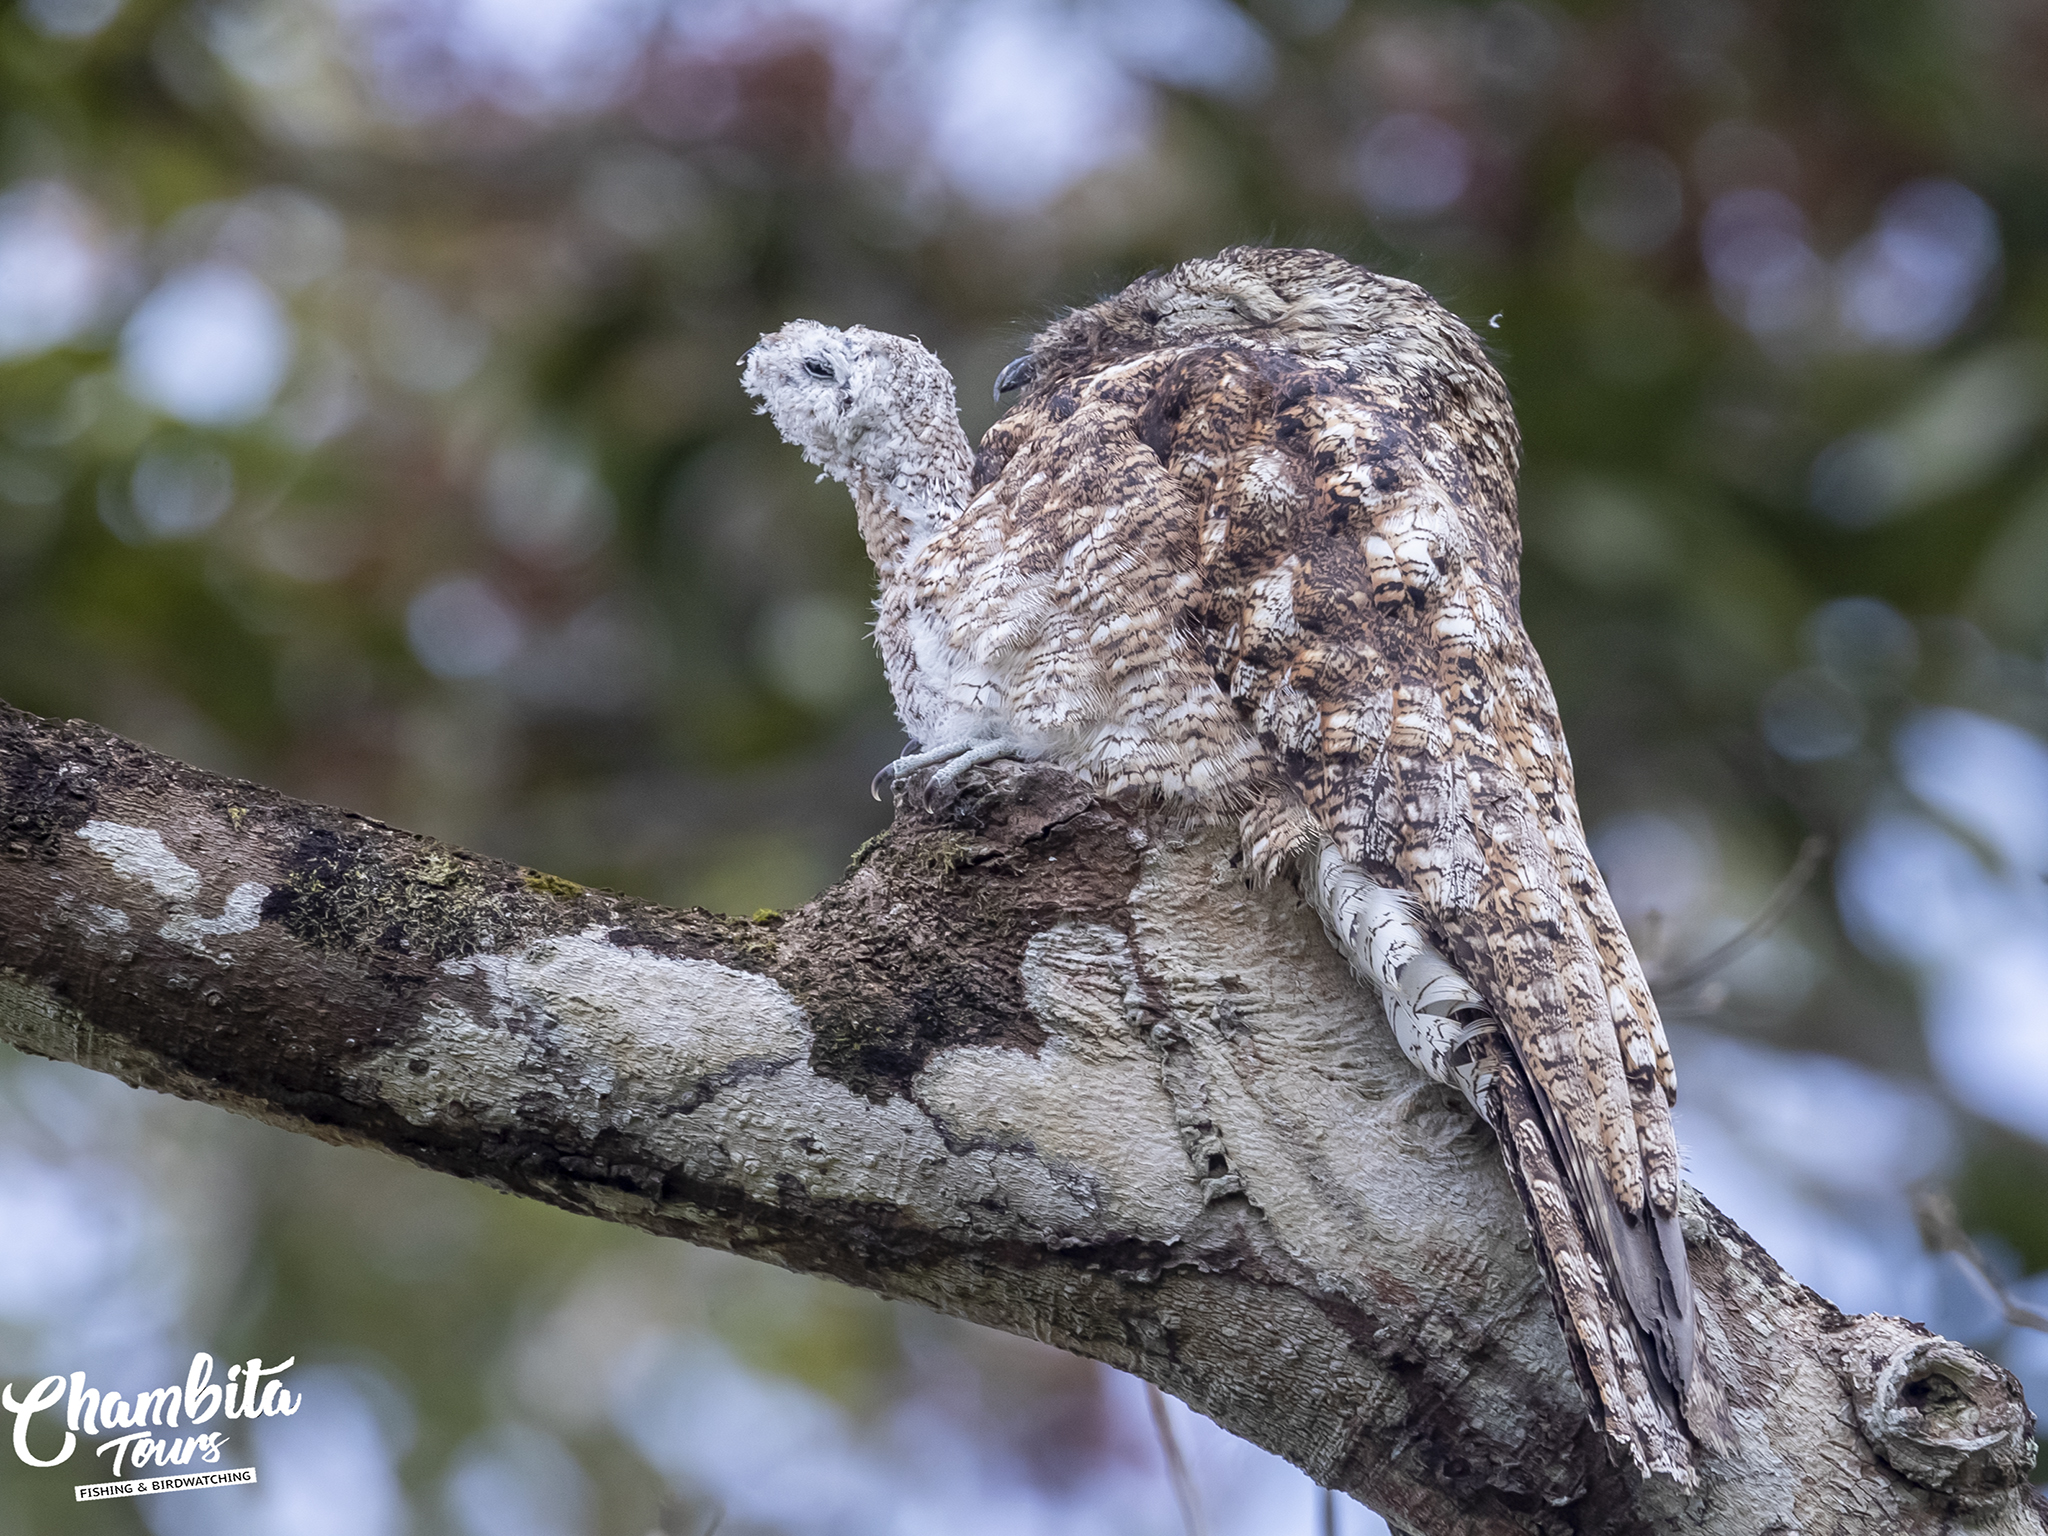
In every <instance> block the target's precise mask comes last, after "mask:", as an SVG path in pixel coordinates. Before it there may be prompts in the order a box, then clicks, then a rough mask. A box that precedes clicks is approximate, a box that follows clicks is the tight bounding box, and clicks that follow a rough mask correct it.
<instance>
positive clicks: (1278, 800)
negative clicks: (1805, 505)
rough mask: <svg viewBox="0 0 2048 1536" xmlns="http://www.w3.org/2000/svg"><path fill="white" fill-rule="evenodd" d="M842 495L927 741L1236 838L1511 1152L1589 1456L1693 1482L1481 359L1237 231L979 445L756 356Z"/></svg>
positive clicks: (1566, 761)
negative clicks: (1308, 913) (1618, 1458)
mask: <svg viewBox="0 0 2048 1536" xmlns="http://www.w3.org/2000/svg"><path fill="white" fill-rule="evenodd" d="M741 368H742V375H741V383H742V385H743V387H744V388H745V389H746V390H747V392H748V393H749V394H751V395H752V396H754V397H755V398H756V399H757V400H758V401H759V405H758V407H757V409H758V410H759V411H761V412H765V413H766V414H768V415H769V416H770V417H771V419H772V420H773V422H774V424H775V426H776V428H777V430H778V431H779V432H780V433H781V435H782V436H783V438H784V439H785V440H787V441H788V442H789V443H791V444H793V445H795V446H796V447H798V448H799V449H800V450H801V451H802V452H803V454H804V456H805V458H806V459H808V460H809V461H810V462H812V463H814V464H816V465H817V466H819V468H820V469H821V471H822V474H821V476H820V478H824V477H825V476H831V477H833V478H835V479H838V480H840V481H842V482H844V483H845V484H846V485H847V487H848V488H849V490H850V491H851V492H852V495H853V499H854V503H855V509H856V517H857V520H858V524H859V528H860V532H861V535H862V537H863V540H864V541H865V543H866V546H867V551H868V554H869V556H870V558H871V559H872V560H873V562H874V565H875V568H876V571H877V574H878V578H879V596H878V599H877V603H876V622H875V640H876V644H877V646H878V648H879V650H880V653H881V657H882V662H883V668H884V671H885V673H886V674H887V677H888V681H889V685H890V689H891V691H892V694H893V696H894V698H895V702H896V706H897V712H898V715H899V717H900V718H901V720H902V723H903V725H904V728H905V730H906V731H907V732H908V733H909V735H910V737H911V749H910V750H909V751H907V752H906V753H905V754H904V755H903V756H902V757H900V758H898V759H897V760H896V761H895V762H893V763H891V764H890V765H888V766H887V767H885V768H884V769H883V770H882V773H881V774H880V775H878V776H877V779H876V785H877V788H878V791H879V788H880V787H881V786H882V785H883V784H885V783H888V782H891V781H893V780H898V779H905V778H913V777H917V776H922V777H921V779H920V782H922V783H923V785H924V792H925V793H926V794H927V795H937V796H943V795H945V794H947V793H950V792H953V791H955V790H957V788H958V784H959V780H960V779H961V777H962V776H963V775H964V774H967V773H969V772H972V771H973V770H974V769H975V768H977V767H979V766H980V765H982V764H985V763H989V762H993V761H995V760H997V759H999V758H1004V757H1013V758H1022V759H1033V760H1042V761H1047V762H1050V763H1052V764H1055V765H1057V766H1059V767H1061V768H1064V769H1066V770H1067V771H1069V772H1072V773H1074V774H1077V775H1079V776H1080V777H1081V778H1083V779H1084V780H1086V781H1087V782H1088V783H1089V785H1090V786H1091V787H1092V788H1093V789H1094V790H1095V792H1097V793H1098V794H1100V795H1102V796H1104V797H1105V798H1109V799H1112V800H1119V801H1123V802H1127V803H1130V804H1132V805H1135V806H1140V807H1150V808H1158V809H1160V810H1163V811H1166V812H1170V813H1173V814H1175V815H1178V816H1181V817H1184V818H1195V819H1207V820H1210V821H1221V822H1234V823H1235V826H1236V829H1237V834H1238V837H1239V839H1240V842H1241V844H1242V851H1243V858H1244V861H1245V864H1246V866H1247V871H1248V874H1249V875H1250V876H1251V877H1252V878H1253V879H1255V880H1259V881H1272V880H1277V879H1292V880H1293V881H1294V882H1295V883H1296V885H1297V886H1298V888H1299V889H1300V891H1301V893H1302V895H1303V897H1304V899H1305V900H1306V901H1307V903H1308V904H1309V905H1310V906H1311V907H1313V908H1314V910H1315V911H1316V912H1317V914H1318V915H1319V917H1320V918H1321V920H1322V923H1323V926H1324V928H1325V930H1326V931H1327V933H1328V935H1329V937H1330V939H1331V941H1332V942H1333V943H1334V944H1335V945H1336V947H1337V948H1338V950H1339V951H1340V952H1341V953H1342V954H1343V955H1344V957H1345V959H1346V960H1347V962H1348V963H1349V964H1350V966H1351V968H1352V969H1353V970H1354V971H1355V972H1356V973H1357V974H1358V975H1359V977H1360V978H1361V979H1362V980H1364V981H1365V982H1366V983H1368V984H1369V985H1370V986H1372V987H1373V988H1375V989H1376V990H1377V991H1378V993H1379V995H1380V999H1381V1003H1382V1006H1383V1009H1384V1011H1385V1013H1386V1016H1387V1019H1388V1023H1389V1025H1390V1027H1391V1028H1392V1030H1393V1033H1394V1036H1395V1038H1396V1040H1397V1041H1398V1042H1399V1043H1400V1046H1401V1048H1402V1050H1403V1051H1404V1052H1405V1053H1406V1054H1407V1055H1408V1057H1409V1058H1410V1060H1412V1061H1413V1062H1414V1063H1415V1064H1416V1065H1417V1066H1418V1067H1419V1068H1421V1069H1422V1070H1423V1071H1424V1072H1425V1073H1427V1074H1428V1075H1430V1076H1431V1077H1433V1078H1435V1079H1437V1080H1438V1081H1440V1082H1443V1083H1445V1084H1447V1085H1449V1086H1451V1087H1453V1088H1455V1089H1457V1090H1458V1091H1459V1092H1460V1093H1461V1094H1462V1095H1463V1096H1464V1097H1465V1098H1466V1099H1467V1100H1468V1101H1469V1102H1470V1104H1471V1106H1472V1107H1473V1109H1474V1110H1475V1111H1476V1112H1477V1113H1478V1114H1480V1115H1481V1116H1483V1117H1484V1118H1485V1120H1486V1121H1487V1123H1488V1124H1489V1125H1490V1126H1491V1128H1492V1129H1493V1131H1494V1133H1495V1135H1496V1137H1497V1139H1498V1142H1499V1145H1500V1148H1501V1153H1502V1157H1503V1161H1504V1163H1505V1165H1506V1168H1507V1170H1508V1173H1509V1175H1510V1178H1511V1180H1512V1182H1513V1183H1514V1185H1515V1188H1516V1190H1517V1193H1518V1195H1519V1197H1520V1202H1521V1206H1522V1210H1523V1213H1524V1216H1525V1217H1526V1220H1527V1223H1528V1226H1529V1230H1530V1232H1531V1235H1532V1237H1533V1239H1534V1247H1535V1249H1536V1251H1537V1254H1538V1257H1539V1259H1540V1261H1541V1264H1542V1268H1543V1272H1544V1275H1545V1277H1546V1280H1547V1282H1548V1289H1549V1292H1550V1296H1551V1300H1552V1303H1553V1306H1554V1308H1555V1311H1556V1313H1557V1317H1558V1321H1559V1323H1560V1325H1561V1328H1562V1332H1563V1335H1564V1338H1565V1342H1566V1346H1567V1354H1568V1355H1569V1357H1570V1360H1571V1363H1572V1367H1573V1370H1574V1374H1575V1376H1576V1378H1577V1380H1578V1383H1579V1386H1580V1388H1581V1390H1582V1394H1583V1396H1584V1398H1585V1400H1586V1404H1587V1409H1588V1415H1589V1418H1590V1420H1591V1422H1592V1423H1593V1425H1594V1427H1595V1429H1596V1430H1598V1431H1600V1432H1601V1433H1602V1434H1604V1435H1605V1436H1606V1437H1607V1441H1608V1443H1609V1444H1610V1447H1611V1449H1612V1450H1613V1451H1614V1452H1615V1453H1617V1454H1621V1453H1625V1454H1626V1455H1627V1456H1628V1457H1630V1458H1631V1459H1632V1460H1633V1461H1634V1463H1635V1465H1636V1466H1637V1467H1638V1468H1640V1469H1641V1470H1642V1472H1643V1473H1644V1474H1646V1475H1649V1474H1661V1475H1663V1476H1665V1477H1669V1478H1671V1479H1672V1480H1674V1481H1676V1482H1678V1483H1680V1484H1681V1485H1684V1486H1688V1487H1691V1486H1696V1481H1697V1472H1696V1463H1697V1459H1698V1452H1699V1448H1701V1447H1705V1448H1706V1449H1707V1450H1709V1451H1713V1450H1717V1449H1723V1448H1725V1436H1726V1424H1727V1420H1726V1412H1725V1406H1724V1404H1723V1401H1722V1399H1721V1397H1720V1394H1719V1389H1718V1388H1717V1387H1716V1386H1715V1384H1714V1382H1713V1379H1712V1376H1711V1373H1710V1372H1709V1371H1707V1370H1706V1369H1704V1368H1703V1363H1702V1360H1701V1356H1700V1351H1699V1347H1698V1342H1697V1340H1698V1314H1697V1304H1696V1299H1695V1295H1694V1289H1693V1285H1692V1281H1691V1277H1690V1272H1689V1267H1688V1262H1687V1257H1686V1250H1685V1240H1684V1233H1683V1227H1682V1223H1681V1220H1680V1212H1679V1200H1680V1189H1681V1170H1680V1163H1679V1150H1678V1144H1677V1140H1676V1137H1675V1134H1674V1131H1673V1128H1672V1121H1671V1106H1672V1104H1673V1102H1674V1101H1675V1096H1676V1077H1675V1073H1674V1070H1673V1065H1672V1060H1671V1053H1670V1049H1669V1046H1668V1044H1667V1041H1666V1038H1665V1034H1664V1029H1663V1025H1662V1023H1661V1021H1660V1019H1659V1017H1658V1013H1657V1007H1656V1003H1655V1001H1654V999H1653V998H1652V996H1651V993H1650V988H1649V986H1648V984H1647V982H1646V980H1645V978H1644V974H1643V970H1642V967H1641V966H1640V964H1639V963H1638V961H1637V959H1636V956H1635V954H1634V952H1633V950H1632V948H1631V947H1630V943H1629V939H1628V935H1627V933H1626V931H1625V929H1624V928H1623V925H1622V923H1621V920H1620V918H1619V916H1618V915H1617V913H1616V910H1615V907H1614V903H1613V901H1612V899H1611V897H1610V896H1609V894H1608V891H1607V888H1606V885H1605V883H1604V881H1603V879H1602V877H1601V874H1600V872H1599V869H1598V867H1597V866H1596V865H1595V863H1594V861H1593V858H1592V855H1591V853H1590V851H1589V849H1588V845H1587V840H1586V834H1585V829H1584V826H1583V824H1582V822H1581V819H1580V814H1579V809H1578V804H1577V801H1576V798H1575V794H1574V789H1573V780H1572V765H1571V758H1570V754H1569V751H1568V749H1567V747H1566V743H1565V738H1564V732H1563V729H1562V727H1561V725H1560V722H1559V717H1558V709H1557V704H1556V700H1555V698H1554V696H1553V693H1552V690H1551V686H1550V683H1549V679H1548V677H1547V675H1546V673H1545V671H1544V668H1543V663H1542V661H1541V659H1540V658H1539V657H1538V655H1537V653H1536V649H1535V647H1534V645H1533V644H1532V643H1531V641H1530V639H1529V636H1528V633H1527V631H1526V630H1525V629H1524V627H1523V625H1522V621H1521V613H1520V580H1521V578H1520V556H1521V535H1520V527H1519V523H1518V520H1517V510H1516V481H1517V477H1518V474H1519V471H1520V460H1521V440H1520V434H1519V430H1518V427H1517V425H1516V421H1515V416H1514V411H1513V407H1512V403H1511V400H1510V397H1509V393H1508V390H1507V387H1506V385H1505V383H1504V382H1503V380H1502V378H1501V375H1500V373H1499V371H1498V370H1497V369H1496V368H1495V366H1494V364H1493V362H1492V360H1491V359H1490V357H1489V356H1488V354H1487V351H1486V348H1485V347H1484V346H1483V345H1482V344H1481V343H1480V341H1479V339H1478V337H1477V336H1476V335H1475V334H1474V333H1473V332H1472V331H1471V329H1469V328H1468V327H1467V326H1466V325H1465V323H1464V322H1463V321H1461V320H1460V319H1459V318H1458V317H1457V316H1455V315H1454V314H1452V313H1451V312H1450V311H1449V310H1448V309H1446V308H1445V307H1444V306H1442V305H1441V304H1439V303H1438V302H1437V301H1436V300H1435V299H1434V298H1432V297H1431V296H1430V295H1429V294H1428V293H1427V292H1426V291H1425V290H1424V289H1422V288H1421V287H1419V286H1417V285H1416V284H1413V283H1410V282H1406V281H1404V280H1401V279H1399V278H1394V277H1388V276H1383V275H1380V274H1377V273H1374V272H1371V271H1368V270H1366V269H1365V268H1363V267H1360V266H1358V265H1355V264H1354V263H1352V262H1350V261H1348V260H1346V259H1345V258H1343V257H1341V256H1337V255H1332V254H1330V253H1328V252H1323V251H1315V250H1295V249H1285V248H1275V247H1265V246H1239V247H1234V248H1231V249H1228V250H1224V251H1222V252H1220V253H1218V254H1217V255H1214V256H1210V257H1200V258H1195V259H1190V260H1186V261H1183V262H1181V263H1179V264H1178V265H1175V266H1173V267H1170V268H1167V269H1164V270H1160V271H1155V272H1152V273H1149V274H1147V275H1145V276H1143V277H1141V278H1139V279H1137V280H1136V281H1134V282H1132V283H1130V284H1129V285H1128V286H1127V287H1125V288H1123V289H1122V290H1121V291H1119V292H1116V293H1114V294H1111V295H1109V296H1108V297H1106V298H1103V299H1100V300H1098V301H1097V302H1095V303H1092V304H1088V305H1084V306H1081V307H1078V308H1075V309H1073V310H1071V311H1069V312H1067V313H1065V314H1063V315H1061V316H1059V317H1058V318H1057V319H1055V320H1054V321H1052V323H1050V324H1049V325H1047V326H1046V327H1045V328H1044V329H1043V330H1041V331H1040V332H1039V334H1038V335H1037V336H1035V337H1034V338H1033V339H1032V341H1031V343H1030V346H1029V348H1028V350H1027V351H1026V352H1025V353H1024V354H1023V355H1022V356H1020V357H1019V358H1017V359H1016V360H1015V361H1014V362H1012V363H1010V364H1009V365H1008V366H1007V367H1005V368H1004V369H1002V370H1001V372H1000V373H999V374H998V375H997V378H996V380H995V391H996V395H997V398H998V399H999V400H1000V399H1001V398H1002V397H1003V396H1005V395H1010V394H1014V395H1015V396H1016V397H1017V398H1016V401H1015V403H1014V405H1013V406H1012V408H1011V409H1010V410H1009V411H1008V413H1007V414H1005V415H1004V416H1002V417H1001V418H1000V419H998V420H997V422H996V423H995V425H994V426H993V427H991V428H990V429H989V431H988V432H987V433H986V435H985V436H984V437H983V438H982V439H981V441H980V443H979V444H978V445H970V444H969V442H968V439H967V437H966V435H965V433H964V432H963V430H962V429H961V427H960V424H959V417H958V405H957V395H956V391H955V385H954V380H953V377H952V375H951V374H950V373H949V372H948V371H947V369H946V368H945V365H944V364H943V363H942V362H940V360H939V359H938V358H937V357H936V356H935V355H933V354H932V353H931V352H930V351H929V350H928V349H926V348H925V347H924V346H923V345H922V344H921V343H919V342H917V341H916V340H914V339H911V338H906V337H898V336H892V335H889V334H887V333H884V332H879V331H873V330H869V329H867V328H865V327H861V326H852V327H849V328H846V329H844V330H841V329H837V328H834V327H831V326H827V325H824V324H822V323H819V322H817V321H811V320H795V321H792V322H790V323H789V324H787V325H785V326H783V327H782V328H781V329H779V330H777V331H775V332H773V333H770V334H766V335H764V336H763V337H762V338H761V341H760V342H759V343H758V344H757V345H756V346H755V347H754V348H752V349H751V350H750V351H749V352H748V353H747V355H746V356H745V357H744V358H743V359H742V360H741Z"/></svg>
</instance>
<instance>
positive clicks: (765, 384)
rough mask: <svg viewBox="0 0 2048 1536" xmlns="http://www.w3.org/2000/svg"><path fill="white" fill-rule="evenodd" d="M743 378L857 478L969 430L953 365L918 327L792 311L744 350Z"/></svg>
mask: <svg viewBox="0 0 2048 1536" xmlns="http://www.w3.org/2000/svg"><path fill="white" fill-rule="evenodd" d="M740 384H741V386H742V387H743V388H744V389H745V390H746V392H747V393H748V394H750V395H752V396H754V397H755V398H756V399H758V400H759V401H760V402H761V403H760V405H759V406H758V407H756V410H757V411H759V412H763V413H765V414H766V415H768V416H769V417H770V418H771V419H772V420H773V421H774V423H775V427H776V430H777V431H779V432H780V433H781V434H782V436H783V438H784V439H785V440H786V441H788V442H790V443H793V444H795V445H796V446H797V447H798V448H800V449H802V450H803V455H804V457H805V458H806V459H808V460H810V461H811V462H812V463H813V464H816V465H817V466H818V467H819V468H821V469H823V470H824V471H825V473H826V474H828V475H831V476H832V477H833V478H834V479H836V480H844V481H847V482H848V483H853V482H854V481H856V480H858V479H860V478H864V477H876V478H879V479H881V480H883V481H887V480H889V479H891V478H892V477H894V476H896V475H897V474H898V473H899V471H900V470H901V469H903V468H905V467H913V468H914V467H917V466H919V465H921V464H923V463H924V462H926V461H929V460H930V459H931V457H932V455H933V454H934V452H935V451H940V450H944V449H949V448H950V447H951V443H952V440H953V439H955V438H958V437H959V435H960V425H959V403H958V401H957V399H956V397H955V395H954V392H953V376H952V374H950V373H948V372H947V371H946V365H945V364H944V363H941V362H940V361H939V360H938V359H937V358H936V357H934V356H933V355H932V354H931V353H930V352H929V351H927V350H926V349H925V348H924V347H923V346H922V345H920V344H919V343H918V342H916V341H915V340H913V339H911V338H909V337H904V336H891V335H889V334H888V333H886V332H884V331H871V330H869V329H868V328H867V327H866V326H864V325H856V326H852V327H849V328H848V329H846V330H843V331H841V330H835V329H834V328H833V327H831V326H829V325H821V324H819V323H818V322H817V321H815V320H792V321H790V322H789V324H787V325H785V326H784V327H783V328H782V329H781V330H779V331H775V332H772V333H770V334H768V335H765V336H763V337H762V338H761V340H760V342H759V343H758V344H757V345H755V346H754V347H753V349H752V350H750V351H749V352H748V353H747V355H746V356H745V357H743V358H741V359H740ZM963 446H964V440H963Z"/></svg>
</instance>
